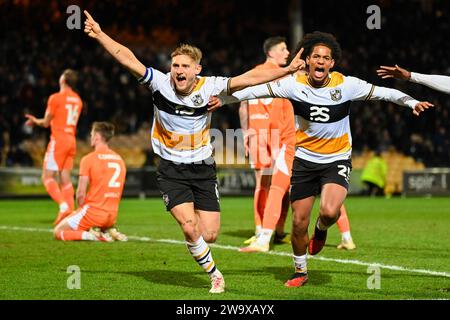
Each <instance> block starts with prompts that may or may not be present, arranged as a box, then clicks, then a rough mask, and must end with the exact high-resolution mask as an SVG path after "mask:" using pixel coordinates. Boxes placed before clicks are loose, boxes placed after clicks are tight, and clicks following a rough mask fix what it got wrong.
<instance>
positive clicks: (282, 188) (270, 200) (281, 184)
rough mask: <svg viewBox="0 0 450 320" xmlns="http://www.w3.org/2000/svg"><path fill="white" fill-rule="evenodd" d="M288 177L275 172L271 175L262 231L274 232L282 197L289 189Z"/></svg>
mask: <svg viewBox="0 0 450 320" xmlns="http://www.w3.org/2000/svg"><path fill="white" fill-rule="evenodd" d="M290 180H291V179H290V177H289V176H287V175H285V174H284V173H282V172H281V171H279V170H277V171H275V173H274V174H273V175H272V181H271V184H270V190H269V196H268V197H267V205H266V209H265V210H264V218H263V229H271V230H275V226H276V225H277V223H278V220H279V219H280V215H281V208H282V203H283V197H284V195H285V194H286V191H287V190H288V188H289V183H290Z"/></svg>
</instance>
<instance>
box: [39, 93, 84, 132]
mask: <svg viewBox="0 0 450 320" xmlns="http://www.w3.org/2000/svg"><path fill="white" fill-rule="evenodd" d="M82 108H83V102H82V101H81V99H80V97H79V96H78V94H76V93H75V92H74V91H73V90H72V89H70V88H67V89H64V90H61V91H60V92H57V93H54V94H52V95H51V96H50V98H49V99H48V102H47V110H46V111H45V112H46V113H50V114H51V115H52V120H51V121H50V128H51V135H52V136H53V137H55V138H59V137H65V136H67V135H69V136H72V137H75V133H76V127H77V123H78V118H79V117H80V114H81V109H82Z"/></svg>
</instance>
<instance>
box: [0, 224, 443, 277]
mask: <svg viewBox="0 0 450 320" xmlns="http://www.w3.org/2000/svg"><path fill="white" fill-rule="evenodd" d="M0 230H7V231H29V232H53V229H43V228H29V227H11V226H0ZM128 238H129V239H131V240H137V241H143V242H160V243H168V244H181V245H185V242H184V241H180V240H173V239H152V238H149V237H139V236H129V237H128ZM210 246H211V247H214V248H219V249H224V250H232V251H239V247H234V246H227V245H221V244H210ZM264 254H269V255H275V256H284V257H292V253H289V252H282V251H269V252H264ZM308 259H316V260H321V261H328V262H337V263H343V264H354V265H359V266H367V267H368V266H375V267H379V268H382V269H388V270H394V271H404V272H411V273H421V274H428V275H432V276H439V277H446V278H450V273H448V272H442V271H433V270H426V269H409V268H405V267H401V266H390V265H385V264H382V263H378V262H364V261H359V260H345V259H335V258H326V257H322V256H308Z"/></svg>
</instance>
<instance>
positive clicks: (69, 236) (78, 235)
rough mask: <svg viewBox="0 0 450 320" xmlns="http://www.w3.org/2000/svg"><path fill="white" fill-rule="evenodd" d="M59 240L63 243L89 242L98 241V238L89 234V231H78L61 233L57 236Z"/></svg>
mask: <svg viewBox="0 0 450 320" xmlns="http://www.w3.org/2000/svg"><path fill="white" fill-rule="evenodd" d="M56 239H57V240H62V241H80V240H87V241H96V240H97V238H96V237H95V236H94V235H93V234H91V233H89V232H87V231H78V230H64V231H60V232H58V233H57V234H56Z"/></svg>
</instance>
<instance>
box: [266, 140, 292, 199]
mask: <svg viewBox="0 0 450 320" xmlns="http://www.w3.org/2000/svg"><path fill="white" fill-rule="evenodd" d="M293 162H294V148H293V147H292V146H291V147H287V146H286V145H285V144H283V146H282V147H281V149H280V152H279V153H278V156H277V158H276V159H275V162H274V165H273V170H272V182H271V186H278V187H279V188H280V189H282V190H285V191H286V192H287V191H288V190H289V185H290V183H291V175H292V164H293Z"/></svg>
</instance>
